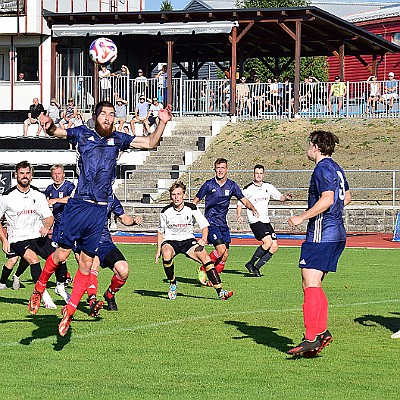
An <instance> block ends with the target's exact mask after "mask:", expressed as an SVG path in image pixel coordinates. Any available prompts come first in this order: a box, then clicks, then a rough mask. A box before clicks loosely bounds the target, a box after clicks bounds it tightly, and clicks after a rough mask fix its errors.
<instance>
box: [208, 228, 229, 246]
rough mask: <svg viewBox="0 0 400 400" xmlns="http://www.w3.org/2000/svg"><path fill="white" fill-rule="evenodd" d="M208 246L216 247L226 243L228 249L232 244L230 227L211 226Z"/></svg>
mask: <svg viewBox="0 0 400 400" xmlns="http://www.w3.org/2000/svg"><path fill="white" fill-rule="evenodd" d="M207 242H208V244H212V245H214V243H215V242H217V243H216V244H215V245H214V246H216V245H217V244H221V243H225V244H226V247H229V243H230V242H231V234H230V232H229V227H228V226H215V225H210V226H209V227H208V236H207Z"/></svg>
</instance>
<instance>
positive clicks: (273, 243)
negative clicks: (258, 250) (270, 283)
mask: <svg viewBox="0 0 400 400" xmlns="http://www.w3.org/2000/svg"><path fill="white" fill-rule="evenodd" d="M262 242H263V244H262V248H263V250H264V254H263V255H262V256H261V257H260V259H259V260H258V261H257V263H256V264H255V266H254V275H255V276H260V269H261V267H262V266H263V265H265V264H266V263H267V262H268V261H269V260H270V259H271V258H272V256H273V255H274V254H275V252H276V251H277V250H278V241H277V240H276V234H275V232H273V233H272V235H268V236H265V237H264V238H263V239H262Z"/></svg>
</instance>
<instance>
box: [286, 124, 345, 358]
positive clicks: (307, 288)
mask: <svg viewBox="0 0 400 400" xmlns="http://www.w3.org/2000/svg"><path fill="white" fill-rule="evenodd" d="M337 143H339V139H338V138H337V136H336V135H334V134H333V133H331V132H326V131H314V132H312V133H311V134H310V143H309V147H308V152H307V155H308V158H309V159H310V160H311V161H314V162H315V164H316V165H315V169H314V172H313V174H312V175H311V180H310V187H309V191H308V208H307V210H306V211H305V212H304V213H303V214H301V215H298V216H293V217H291V218H290V219H289V221H288V223H289V225H290V226H291V227H295V226H297V225H300V224H301V223H303V222H304V221H306V220H308V225H307V235H306V240H305V242H304V243H303V244H302V247H301V254H300V261H299V267H300V268H301V276H302V284H303V292H304V303H303V316H304V326H305V329H306V332H305V335H304V338H303V341H302V342H301V343H300V344H299V345H298V346H296V347H294V348H292V349H290V350H289V351H288V354H291V355H304V356H306V357H310V356H314V355H316V354H318V353H319V352H320V351H321V350H322V349H323V348H324V347H325V346H327V345H328V344H329V343H330V342H331V341H332V335H331V334H330V332H329V331H328V330H327V322H328V300H327V298H326V296H325V293H324V291H323V289H322V280H323V279H324V277H325V276H326V274H327V273H328V272H336V267H337V263H338V260H339V257H340V255H341V254H342V252H343V250H344V248H345V245H346V231H345V227H344V223H343V208H344V206H346V205H347V204H349V203H350V201H351V195H350V191H349V185H348V183H347V180H346V176H345V174H344V172H343V169H342V168H341V167H340V166H339V165H338V164H337V163H336V162H335V161H333V160H332V158H331V156H332V153H333V152H334V150H335V146H336V144H337Z"/></svg>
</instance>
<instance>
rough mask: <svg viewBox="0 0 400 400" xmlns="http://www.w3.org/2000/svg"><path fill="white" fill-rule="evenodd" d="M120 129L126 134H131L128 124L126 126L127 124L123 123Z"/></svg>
mask: <svg viewBox="0 0 400 400" xmlns="http://www.w3.org/2000/svg"><path fill="white" fill-rule="evenodd" d="M122 131H123V132H124V133H126V134H127V135H132V132H131V131H130V130H129V126H128V125H125V126H124V127H123V128H122Z"/></svg>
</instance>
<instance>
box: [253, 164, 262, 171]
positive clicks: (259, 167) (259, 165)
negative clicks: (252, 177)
mask: <svg viewBox="0 0 400 400" xmlns="http://www.w3.org/2000/svg"><path fill="white" fill-rule="evenodd" d="M256 169H262V170H263V171H264V169H265V168H264V165H261V164H256V165H255V166H254V168H253V172H255V171H256Z"/></svg>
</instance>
